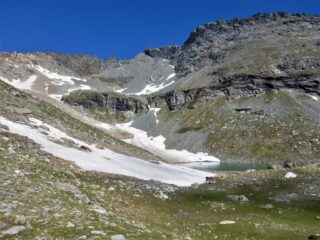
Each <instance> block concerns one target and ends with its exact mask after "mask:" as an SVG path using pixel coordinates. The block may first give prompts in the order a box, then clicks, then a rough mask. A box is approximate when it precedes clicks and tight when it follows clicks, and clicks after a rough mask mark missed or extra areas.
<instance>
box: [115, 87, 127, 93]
mask: <svg viewBox="0 0 320 240" xmlns="http://www.w3.org/2000/svg"><path fill="white" fill-rule="evenodd" d="M126 89H127V88H121V89H118V90H115V92H118V93H122V92H123V91H124V90H126Z"/></svg>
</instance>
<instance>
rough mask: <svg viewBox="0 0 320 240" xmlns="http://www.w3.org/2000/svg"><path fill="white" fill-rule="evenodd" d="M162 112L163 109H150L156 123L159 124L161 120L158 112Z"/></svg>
mask: <svg viewBox="0 0 320 240" xmlns="http://www.w3.org/2000/svg"><path fill="white" fill-rule="evenodd" d="M160 110H161V108H150V111H151V112H152V113H153V114H154V117H155V118H156V123H157V124H158V123H159V119H158V116H157V114H158V112H159V111H160Z"/></svg>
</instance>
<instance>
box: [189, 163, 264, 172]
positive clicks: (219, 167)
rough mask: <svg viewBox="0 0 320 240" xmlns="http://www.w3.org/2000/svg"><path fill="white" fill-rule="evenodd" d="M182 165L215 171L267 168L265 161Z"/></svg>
mask: <svg viewBox="0 0 320 240" xmlns="http://www.w3.org/2000/svg"><path fill="white" fill-rule="evenodd" d="M183 166H186V167H190V168H193V169H197V170H202V171H206V172H216V171H246V170H248V169H254V170H263V169H267V167H268V164H267V163H257V162H191V163H184V164H183Z"/></svg>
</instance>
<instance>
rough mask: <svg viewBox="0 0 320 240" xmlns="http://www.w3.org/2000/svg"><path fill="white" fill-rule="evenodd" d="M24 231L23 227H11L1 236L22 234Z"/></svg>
mask: <svg viewBox="0 0 320 240" xmlns="http://www.w3.org/2000/svg"><path fill="white" fill-rule="evenodd" d="M25 229H26V227H25V226H13V227H11V228H9V229H8V230H6V231H3V232H2V234H3V235H15V234H18V233H19V232H22V231H23V230H25Z"/></svg>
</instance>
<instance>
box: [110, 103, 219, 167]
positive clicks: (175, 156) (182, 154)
mask: <svg viewBox="0 0 320 240" xmlns="http://www.w3.org/2000/svg"><path fill="white" fill-rule="evenodd" d="M159 110H160V109H157V108H154V109H151V111H153V113H154V115H155V117H156V122H157V123H158V119H157V112H158V111H159ZM132 123H133V122H128V123H123V124H116V127H118V128H119V129H121V130H123V131H126V132H129V133H131V134H132V135H133V136H134V137H133V138H131V139H126V140H125V141H126V142H128V143H130V144H133V145H135V146H138V147H141V148H143V149H146V150H148V151H150V152H152V153H154V154H155V155H158V156H160V157H162V158H164V159H168V160H170V161H173V162H176V163H179V162H180V163H187V162H216V163H219V162H220V160H219V159H218V158H216V157H214V156H209V155H208V154H207V153H202V152H198V153H192V152H189V151H187V150H181V151H179V150H175V149H166V145H165V143H164V142H165V140H166V139H165V138H164V137H163V136H162V135H159V136H157V137H149V136H148V134H147V132H145V131H143V130H140V129H137V128H134V127H132V126H131V125H132Z"/></svg>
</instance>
